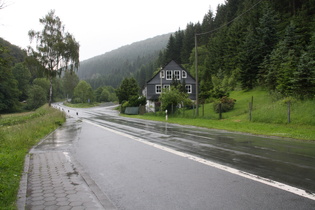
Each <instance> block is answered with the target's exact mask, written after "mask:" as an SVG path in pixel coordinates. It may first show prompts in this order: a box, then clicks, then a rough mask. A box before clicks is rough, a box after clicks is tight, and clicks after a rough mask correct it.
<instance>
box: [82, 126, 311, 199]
mask: <svg viewBox="0 0 315 210" xmlns="http://www.w3.org/2000/svg"><path fill="white" fill-rule="evenodd" d="M83 122H86V123H89V124H92V125H94V126H97V127H100V128H102V129H105V130H108V131H110V132H113V133H116V134H118V135H121V136H125V137H127V138H130V139H133V140H135V141H138V142H141V143H143V144H146V145H149V146H152V147H155V148H157V149H160V150H163V151H166V152H169V153H172V154H175V155H178V156H181V157H184V158H188V159H190V160H193V161H196V162H199V163H202V164H205V165H208V166H211V167H214V168H217V169H221V170H223V171H226V172H229V173H232V174H235V175H238V176H241V177H244V178H247V179H251V180H253V181H256V182H260V183H263V184H266V185H269V186H272V187H275V188H278V189H281V190H284V191H287V192H291V193H294V194H296V195H299V196H302V197H305V198H309V199H312V200H315V194H311V193H307V192H306V191H305V190H302V189H299V188H296V187H292V186H289V185H286V184H283V183H281V182H276V181H273V180H271V179H266V178H264V177H261V176H257V175H254V174H250V173H247V172H244V171H240V170H237V169H234V168H231V167H229V166H224V165H221V164H218V163H215V162H212V161H209V160H206V159H203V158H199V157H196V156H193V155H189V154H186V153H183V152H179V151H176V150H173V149H171V148H168V147H164V146H161V145H159V144H155V143H152V142H148V141H146V140H144V139H141V138H138V137H135V136H131V135H129V134H126V133H123V132H120V131H116V130H113V129H110V128H106V127H103V126H101V125H98V124H96V123H93V122H91V121H88V120H83Z"/></svg>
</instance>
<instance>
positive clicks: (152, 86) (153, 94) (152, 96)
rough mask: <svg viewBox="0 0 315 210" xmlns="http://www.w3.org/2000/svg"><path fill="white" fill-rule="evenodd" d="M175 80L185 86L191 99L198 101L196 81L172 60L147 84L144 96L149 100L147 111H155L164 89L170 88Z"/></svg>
mask: <svg viewBox="0 0 315 210" xmlns="http://www.w3.org/2000/svg"><path fill="white" fill-rule="evenodd" d="M174 80H176V81H178V82H180V83H181V84H185V87H186V91H187V93H188V95H189V98H190V99H191V100H196V81H195V79H194V78H193V77H192V76H191V75H190V74H189V73H188V72H187V71H186V70H185V69H184V68H183V67H182V66H181V65H179V64H177V63H176V62H175V61H173V60H172V61H171V62H169V63H168V64H167V65H166V66H164V67H163V68H162V69H161V70H160V71H159V72H158V73H157V74H156V75H154V76H153V78H152V79H150V80H149V81H148V82H147V83H146V87H145V89H144V92H143V95H144V96H146V98H147V111H155V108H156V105H157V104H156V102H158V100H159V97H160V95H161V93H162V91H163V89H167V88H170V87H171V84H172V83H173V81H174Z"/></svg>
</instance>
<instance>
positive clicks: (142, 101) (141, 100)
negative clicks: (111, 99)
mask: <svg viewBox="0 0 315 210" xmlns="http://www.w3.org/2000/svg"><path fill="white" fill-rule="evenodd" d="M128 102H129V106H131V107H136V106H140V105H141V106H145V105H146V104H147V99H146V97H144V96H139V95H138V96H132V97H130V99H129V101H128Z"/></svg>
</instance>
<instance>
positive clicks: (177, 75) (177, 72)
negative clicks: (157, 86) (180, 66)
mask: <svg viewBox="0 0 315 210" xmlns="http://www.w3.org/2000/svg"><path fill="white" fill-rule="evenodd" d="M174 79H175V80H180V71H178V70H177V71H174Z"/></svg>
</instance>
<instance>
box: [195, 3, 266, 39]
mask: <svg viewBox="0 0 315 210" xmlns="http://www.w3.org/2000/svg"><path fill="white" fill-rule="evenodd" d="M262 1H263V0H259V1H258V2H257V3H256V4H254V5H253V6H251V7H250V8H249V9H248V10H246V11H245V12H243V13H242V14H240V15H239V16H237V17H235V18H234V19H232V20H230V21H229V22H227V23H226V24H223V25H222V26H220V27H218V28H216V29H213V30H211V31H207V32H203V33H199V34H197V33H196V36H199V35H205V34H210V33H212V32H215V31H218V30H220V29H221V28H223V27H225V26H227V25H229V24H230V23H232V22H234V21H235V20H236V19H238V18H240V17H242V16H243V15H245V14H246V13H248V12H249V11H251V10H252V9H254V8H255V7H256V6H257V5H258V4H259V3H260V2H262Z"/></svg>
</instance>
